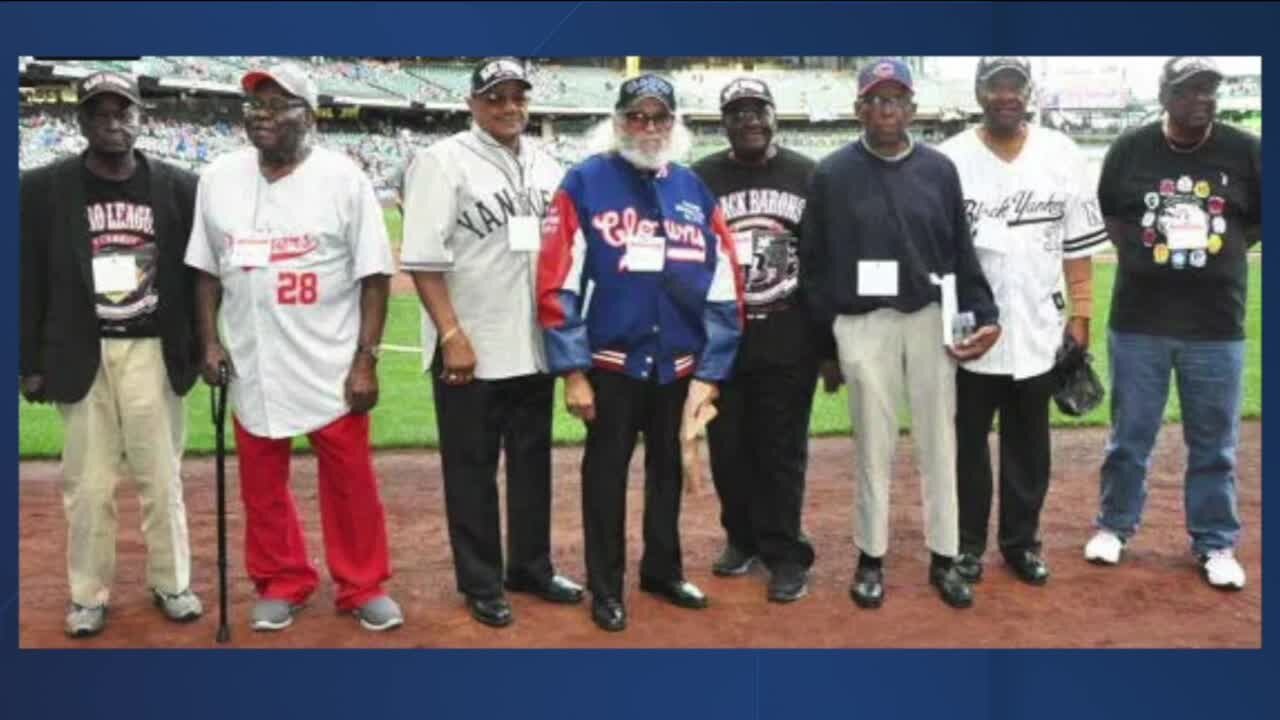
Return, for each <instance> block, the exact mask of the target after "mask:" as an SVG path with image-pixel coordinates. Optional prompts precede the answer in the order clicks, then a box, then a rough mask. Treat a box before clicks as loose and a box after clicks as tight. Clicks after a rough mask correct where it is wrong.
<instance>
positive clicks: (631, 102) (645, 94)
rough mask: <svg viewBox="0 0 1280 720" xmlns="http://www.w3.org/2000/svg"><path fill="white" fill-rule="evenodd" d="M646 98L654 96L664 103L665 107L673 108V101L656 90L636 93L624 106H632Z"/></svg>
mask: <svg viewBox="0 0 1280 720" xmlns="http://www.w3.org/2000/svg"><path fill="white" fill-rule="evenodd" d="M645 98H653V99H654V100H657V101H658V102H660V103H662V106H663V107H665V108H666V109H668V110H671V103H670V102H669V101H668V100H667V98H666V96H665V95H663V94H662V93H656V92H642V93H640V94H639V95H634V96H632V97H631V98H629V99H628V100H627V104H626V105H624V106H623V107H631V106H632V105H635V104H636V103H638V102H640V101H641V100H643V99H645Z"/></svg>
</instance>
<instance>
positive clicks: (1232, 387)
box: [1098, 330, 1244, 554]
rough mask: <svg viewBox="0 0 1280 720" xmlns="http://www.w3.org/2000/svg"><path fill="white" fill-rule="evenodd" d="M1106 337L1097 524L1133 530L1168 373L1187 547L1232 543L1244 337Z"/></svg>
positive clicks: (1236, 521) (1236, 523)
mask: <svg viewBox="0 0 1280 720" xmlns="http://www.w3.org/2000/svg"><path fill="white" fill-rule="evenodd" d="M1107 340H1108V348H1109V351H1110V354H1111V436H1110V438H1109V439H1108V441H1107V450H1106V460H1105V461H1103V463H1102V498H1101V500H1102V502H1101V505H1102V509H1101V512H1099V513H1098V526H1099V527H1100V528H1103V529H1106V530H1110V531H1111V532H1113V533H1115V534H1116V535H1118V536H1120V537H1121V538H1124V539H1126V540H1127V539H1128V538H1130V537H1131V536H1132V535H1133V534H1134V533H1135V532H1136V531H1137V529H1138V524H1139V522H1141V520H1142V508H1143V505H1144V504H1145V503H1146V499H1147V470H1148V468H1149V467H1150V461H1151V449H1152V447H1153V446H1154V445H1155V440H1156V433H1157V432H1159V430H1160V422H1161V419H1162V417H1163V415H1164V408H1165V404H1166V402H1167V401H1168V399H1169V374H1170V371H1172V372H1173V377H1174V379H1175V380H1176V382H1177V384H1178V399H1179V401H1180V402H1181V404H1182V437H1183V441H1184V442H1185V443H1186V446H1187V476H1186V483H1185V486H1184V488H1183V503H1184V506H1185V510H1186V517H1187V532H1188V533H1189V534H1190V535H1191V549H1192V551H1193V552H1195V553H1198V554H1203V553H1206V552H1208V551H1210V550H1218V549H1223V548H1233V547H1235V545H1236V540H1237V539H1238V538H1239V535H1240V513H1239V510H1238V509H1237V507H1236V473H1235V469H1236V444H1237V442H1238V441H1239V436H1240V402H1241V399H1240V395H1241V390H1242V386H1243V381H1242V376H1243V371H1244V341H1243V340H1229V341H1204V340H1179V339H1177V338H1170V337H1159V336H1155V335H1139V334H1136V333H1123V332H1116V331H1114V330H1113V331H1111V332H1110V333H1109V334H1108V337H1107Z"/></svg>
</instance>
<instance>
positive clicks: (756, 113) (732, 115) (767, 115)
mask: <svg viewBox="0 0 1280 720" xmlns="http://www.w3.org/2000/svg"><path fill="white" fill-rule="evenodd" d="M724 119H725V122H727V123H729V124H730V125H746V124H747V123H749V122H758V123H764V124H766V125H767V124H768V123H769V122H770V121H771V120H773V108H771V107H769V106H767V105H766V106H765V107H764V108H761V109H758V110H757V109H755V108H739V109H737V110H727V111H725V113H724Z"/></svg>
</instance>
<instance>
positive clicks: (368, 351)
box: [356, 345, 382, 360]
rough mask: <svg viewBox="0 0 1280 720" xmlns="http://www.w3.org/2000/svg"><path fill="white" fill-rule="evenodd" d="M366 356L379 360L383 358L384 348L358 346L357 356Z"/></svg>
mask: <svg viewBox="0 0 1280 720" xmlns="http://www.w3.org/2000/svg"><path fill="white" fill-rule="evenodd" d="M361 353H363V354H365V355H368V356H369V357H371V358H373V359H374V360H377V359H378V358H380V357H382V348H381V347H379V346H377V345H356V354H357V355H359V354H361Z"/></svg>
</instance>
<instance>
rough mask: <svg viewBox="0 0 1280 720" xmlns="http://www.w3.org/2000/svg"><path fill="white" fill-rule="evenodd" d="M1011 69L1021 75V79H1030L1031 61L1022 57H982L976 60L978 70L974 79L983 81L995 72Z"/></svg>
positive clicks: (993, 75) (991, 76)
mask: <svg viewBox="0 0 1280 720" xmlns="http://www.w3.org/2000/svg"><path fill="white" fill-rule="evenodd" d="M1005 70H1012V71H1013V72H1016V73H1018V74H1019V75H1021V76H1022V79H1023V80H1027V81H1030V80H1031V61H1030V60H1028V59H1027V58H1024V57H1017V56H1008V55H1006V56H997V57H984V58H981V59H979V60H978V72H977V73H976V74H975V79H977V81H978V82H980V83H984V82H986V81H988V80H990V79H991V78H993V77H995V75H996V73H999V72H1004V71H1005Z"/></svg>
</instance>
